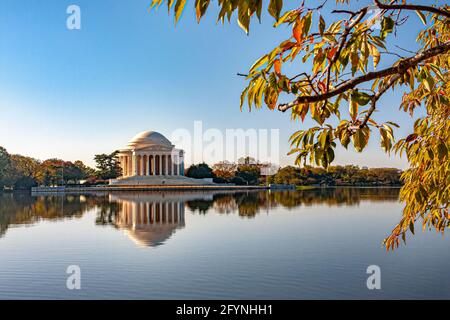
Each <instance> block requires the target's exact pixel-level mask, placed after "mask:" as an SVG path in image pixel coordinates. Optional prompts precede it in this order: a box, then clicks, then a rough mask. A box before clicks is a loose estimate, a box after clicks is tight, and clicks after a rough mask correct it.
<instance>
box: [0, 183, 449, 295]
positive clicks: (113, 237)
mask: <svg viewBox="0 0 450 320" xmlns="http://www.w3.org/2000/svg"><path fill="white" fill-rule="evenodd" d="M401 209H402V205H401V203H399V202H398V190H397V189H389V188H387V189H371V188H367V189H357V188H348V189H344V188H338V189H320V190H309V191H277V192H273V191H262V192H238V193H236V192H232V193H230V192H219V193H210V192H208V193H204V192H179V193H173V192H139V193H135V192H132V193H128V192H121V193H109V194H105V193H101V194H85V195H65V196H31V195H28V194H0V298H1V299H23V298H33V299H34V298H38V299H54V298H56V299H60V298H72V299H93V298H98V299H113V298H125V299H197V298H198V299H220V298H224V299H245V298H248V299H251V298H252V299H281V298H283V299H299V298H313V299H314V298H348V299H354V298H362V299H365V298H406V299H410V298H437V299H441V298H447V299H448V298H450V273H449V272H448V270H450V251H449V250H448V248H449V238H448V237H444V236H442V235H440V234H436V233H434V232H425V233H422V232H417V235H416V236H414V237H412V238H411V237H410V238H409V239H408V240H407V245H406V246H402V247H400V249H398V250H397V251H395V252H393V253H392V252H390V253H387V252H386V251H385V250H384V249H383V248H382V247H381V241H382V239H383V238H384V237H385V236H386V235H387V234H388V233H389V231H390V230H391V228H392V227H393V226H394V225H395V223H396V222H398V220H399V218H400V216H401ZM69 265H78V266H80V268H81V287H82V288H81V290H68V289H66V279H67V276H68V275H67V274H66V268H67V267H68V266H69ZM369 265H378V266H380V268H381V283H382V284H381V286H382V288H381V290H368V289H367V287H366V279H367V277H368V275H367V274H366V269H367V267H368V266H369Z"/></svg>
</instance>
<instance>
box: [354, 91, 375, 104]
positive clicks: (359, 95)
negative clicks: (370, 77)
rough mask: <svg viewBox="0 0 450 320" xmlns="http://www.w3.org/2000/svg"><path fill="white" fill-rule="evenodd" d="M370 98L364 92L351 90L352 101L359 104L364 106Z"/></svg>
mask: <svg viewBox="0 0 450 320" xmlns="http://www.w3.org/2000/svg"><path fill="white" fill-rule="evenodd" d="M370 99H371V96H369V95H368V94H367V93H365V92H360V91H357V90H354V91H353V92H352V101H356V102H357V103H358V104H359V105H360V106H365V105H366V104H368V103H369V101H370Z"/></svg>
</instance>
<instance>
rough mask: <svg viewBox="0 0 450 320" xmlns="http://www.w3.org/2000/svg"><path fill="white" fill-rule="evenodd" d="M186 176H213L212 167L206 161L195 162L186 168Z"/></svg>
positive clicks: (196, 177) (197, 177) (200, 177)
mask: <svg viewBox="0 0 450 320" xmlns="http://www.w3.org/2000/svg"><path fill="white" fill-rule="evenodd" d="M186 177H189V178H195V179H204V178H213V177H214V175H213V172H212V169H211V168H210V167H209V166H208V165H207V164H206V163H200V164H193V165H191V166H190V167H189V168H188V169H187V170H186Z"/></svg>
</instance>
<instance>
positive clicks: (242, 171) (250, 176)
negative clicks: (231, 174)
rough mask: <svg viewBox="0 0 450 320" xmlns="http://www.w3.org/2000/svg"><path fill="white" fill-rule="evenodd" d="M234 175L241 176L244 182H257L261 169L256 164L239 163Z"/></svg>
mask: <svg viewBox="0 0 450 320" xmlns="http://www.w3.org/2000/svg"><path fill="white" fill-rule="evenodd" d="M236 177H239V178H241V179H242V180H244V181H245V182H246V184H249V185H254V184H258V182H259V178H260V177H261V171H260V169H259V167H258V166H256V165H240V166H238V169H237V173H236Z"/></svg>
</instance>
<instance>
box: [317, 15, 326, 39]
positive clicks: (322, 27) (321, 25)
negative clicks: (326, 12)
mask: <svg viewBox="0 0 450 320" xmlns="http://www.w3.org/2000/svg"><path fill="white" fill-rule="evenodd" d="M325 27H326V25H325V20H324V19H323V17H322V16H320V18H319V33H320V35H323V32H324V31H325Z"/></svg>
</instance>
